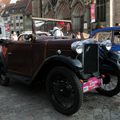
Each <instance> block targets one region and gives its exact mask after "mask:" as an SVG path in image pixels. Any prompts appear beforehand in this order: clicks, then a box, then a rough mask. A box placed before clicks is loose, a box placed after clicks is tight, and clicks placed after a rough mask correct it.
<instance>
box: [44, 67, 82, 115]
mask: <svg viewBox="0 0 120 120" xmlns="http://www.w3.org/2000/svg"><path fill="white" fill-rule="evenodd" d="M46 89H47V93H48V96H49V99H50V101H51V102H52V104H53V106H54V108H55V109H56V110H57V111H59V112H60V113H62V114H65V115H72V114H74V113H75V112H77V111H78V110H79V108H80V107H81V105H82V101H83V91H82V84H80V82H79V79H78V77H77V76H76V74H75V73H74V72H73V71H71V70H70V69H68V68H66V67H55V68H53V69H52V70H51V71H50V73H49V75H48V77H47V81H46Z"/></svg>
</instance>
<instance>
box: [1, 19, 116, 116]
mask: <svg viewBox="0 0 120 120" xmlns="http://www.w3.org/2000/svg"><path fill="white" fill-rule="evenodd" d="M32 20H33V33H32V34H31V35H30V36H29V35H28V36H26V37H25V40H24V41H22V42H20V41H12V40H9V41H5V42H3V43H1V45H0V84H1V85H4V86H5V85H8V84H9V82H10V79H15V80H20V81H22V82H24V83H26V84H35V83H41V84H42V85H45V86H46V90H47V93H48V98H49V99H50V101H51V103H52V105H53V106H54V108H55V109H56V110H57V111H59V112H61V113H63V114H65V115H72V114H74V113H75V112H77V111H78V110H79V108H80V107H81V105H82V102H83V93H85V92H88V91H91V90H93V89H96V88H100V89H99V90H98V92H99V91H100V93H101V90H102V91H103V89H104V87H103V88H102V87H101V86H102V85H103V81H102V80H103V79H102V75H101V74H100V73H99V44H97V43H96V42H95V41H93V40H89V39H88V40H84V41H78V40H76V39H74V38H71V36H63V37H54V36H39V37H38V36H37V37H36V31H35V30H38V31H39V30H43V29H45V28H46V27H48V29H46V31H45V32H48V31H49V30H50V29H51V26H52V25H53V24H55V23H56V22H57V21H64V22H65V23H66V25H67V27H66V26H65V27H66V28H69V27H68V23H69V24H70V23H71V21H69V20H56V19H46V18H45V19H44V18H32ZM68 30H70V28H69V29H67V30H65V29H64V31H65V33H68ZM66 35H68V34H66ZM28 39H30V40H28ZM106 46H107V45H106ZM106 49H107V47H106ZM107 83H108V82H107ZM117 87H118V86H117ZM101 88H102V89H101ZM115 91H116V89H115ZM105 92H106V91H105ZM105 92H104V93H105ZM108 92H109V91H107V93H108ZM117 92H118V91H117ZM117 92H115V94H117ZM110 93H111V91H110ZM112 93H113V90H112ZM112 95H113V94H112Z"/></svg>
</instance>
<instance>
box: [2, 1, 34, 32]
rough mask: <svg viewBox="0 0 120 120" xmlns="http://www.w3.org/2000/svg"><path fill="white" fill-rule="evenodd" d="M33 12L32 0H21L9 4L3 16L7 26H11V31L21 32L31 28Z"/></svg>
mask: <svg viewBox="0 0 120 120" xmlns="http://www.w3.org/2000/svg"><path fill="white" fill-rule="evenodd" d="M31 14H32V3H31V0H20V1H18V2H16V3H15V4H9V5H7V6H6V7H5V8H4V10H3V12H2V14H1V16H2V18H3V19H4V23H5V26H9V29H10V31H9V32H10V33H11V32H12V31H15V32H16V33H18V34H20V33H21V32H22V31H27V30H31V28H32V20H31Z"/></svg>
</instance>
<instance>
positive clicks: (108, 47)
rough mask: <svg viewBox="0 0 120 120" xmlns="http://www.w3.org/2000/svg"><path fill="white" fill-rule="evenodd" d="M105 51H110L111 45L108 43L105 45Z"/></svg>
mask: <svg viewBox="0 0 120 120" xmlns="http://www.w3.org/2000/svg"><path fill="white" fill-rule="evenodd" d="M105 47H106V49H107V50H108V51H110V50H111V48H112V44H110V43H108V44H106V46H105Z"/></svg>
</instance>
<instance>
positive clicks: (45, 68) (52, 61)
mask: <svg viewBox="0 0 120 120" xmlns="http://www.w3.org/2000/svg"><path fill="white" fill-rule="evenodd" d="M56 66H64V67H67V68H69V69H71V70H72V71H74V72H75V73H76V74H78V73H77V72H76V71H77V70H78V69H80V68H82V66H81V62H80V61H78V60H77V59H76V60H75V61H74V59H72V58H68V57H65V56H53V57H50V58H48V59H47V60H45V62H44V63H43V64H42V66H41V67H40V69H39V70H38V72H37V73H36V75H35V77H34V78H33V80H35V81H36V80H37V81H38V79H36V78H39V77H40V78H42V81H43V82H44V80H45V79H46V77H47V74H48V73H49V71H50V70H51V69H52V68H53V67H56Z"/></svg>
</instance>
